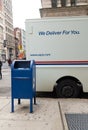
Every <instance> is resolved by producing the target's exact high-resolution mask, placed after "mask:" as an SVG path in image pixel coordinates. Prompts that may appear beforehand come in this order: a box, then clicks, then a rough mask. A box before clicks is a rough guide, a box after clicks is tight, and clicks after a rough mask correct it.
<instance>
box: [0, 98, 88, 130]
mask: <svg viewBox="0 0 88 130" xmlns="http://www.w3.org/2000/svg"><path fill="white" fill-rule="evenodd" d="M79 113H80V114H82V115H83V114H87V113H88V99H52V98H37V105H33V113H30V112H29V100H28V99H27V100H26V99H22V100H21V104H20V105H18V100H17V99H15V105H14V112H13V113H11V99H10V97H9V98H5V97H4V98H0V129H1V130H69V129H68V126H67V122H66V118H65V114H79ZM85 123H86V122H85Z"/></svg>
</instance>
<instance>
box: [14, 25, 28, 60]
mask: <svg viewBox="0 0 88 130" xmlns="http://www.w3.org/2000/svg"><path fill="white" fill-rule="evenodd" d="M14 37H15V54H16V59H24V58H25V50H26V49H25V31H24V30H23V29H20V28H18V27H17V28H15V29H14Z"/></svg>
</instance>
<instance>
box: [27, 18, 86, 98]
mask: <svg viewBox="0 0 88 130" xmlns="http://www.w3.org/2000/svg"><path fill="white" fill-rule="evenodd" d="M25 27H26V58H27V59H28V60H31V59H34V60H35V61H36V83H37V92H53V94H54V95H56V96H57V97H62V98H63V97H65V98H70V97H71V98H75V97H79V95H80V93H81V92H82V91H83V92H88V16H78V17H62V18H42V19H33V20H31V19H27V20H26V21H25Z"/></svg>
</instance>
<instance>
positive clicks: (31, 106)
mask: <svg viewBox="0 0 88 130" xmlns="http://www.w3.org/2000/svg"><path fill="white" fill-rule="evenodd" d="M32 112H33V100H32V98H31V99H30V113H32Z"/></svg>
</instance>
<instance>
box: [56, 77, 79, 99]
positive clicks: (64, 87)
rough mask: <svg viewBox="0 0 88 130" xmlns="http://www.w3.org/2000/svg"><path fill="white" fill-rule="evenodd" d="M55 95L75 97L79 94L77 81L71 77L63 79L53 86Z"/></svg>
mask: <svg viewBox="0 0 88 130" xmlns="http://www.w3.org/2000/svg"><path fill="white" fill-rule="evenodd" d="M55 90H56V95H57V97H60V98H76V97H78V96H79V94H80V89H79V86H78V85H77V83H76V82H75V81H74V80H71V79H64V80H62V81H60V82H59V83H58V84H57V86H55Z"/></svg>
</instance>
